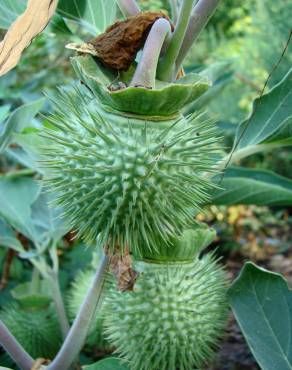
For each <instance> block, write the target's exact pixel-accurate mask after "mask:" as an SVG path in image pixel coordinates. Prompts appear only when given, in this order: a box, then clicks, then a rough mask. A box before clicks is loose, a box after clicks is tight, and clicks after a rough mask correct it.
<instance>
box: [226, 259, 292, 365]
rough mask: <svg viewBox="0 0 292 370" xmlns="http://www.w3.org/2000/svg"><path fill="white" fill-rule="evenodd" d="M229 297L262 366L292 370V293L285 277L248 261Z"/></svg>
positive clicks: (254, 353)
mask: <svg viewBox="0 0 292 370" xmlns="http://www.w3.org/2000/svg"><path fill="white" fill-rule="evenodd" d="M228 296H229V300H230V303H231V306H232V309H233V312H234V315H235V317H236V320H237V321H238V323H239V325H240V328H241V330H242V332H243V334H244V336H245V339H246V341H247V343H248V345H249V347H250V349H251V351H252V353H253V355H254V357H255V358H256V360H257V362H258V364H259V365H260V368H261V369H264V370H278V369H279V370H291V369H292V345H291V335H292V292H291V291H290V290H289V288H288V285H287V282H286V280H284V278H283V277H282V276H281V275H279V274H275V273H272V272H269V271H267V270H264V269H262V268H259V267H257V266H256V265H254V264H253V263H251V262H248V263H246V264H245V266H244V268H243V269H242V271H241V273H240V275H239V277H238V278H237V279H236V280H235V281H234V283H233V284H232V286H231V288H230V289H229V291H228Z"/></svg>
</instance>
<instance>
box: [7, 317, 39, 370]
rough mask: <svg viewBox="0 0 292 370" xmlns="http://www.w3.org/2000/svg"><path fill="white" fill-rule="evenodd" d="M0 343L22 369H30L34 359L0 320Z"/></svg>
mask: <svg viewBox="0 0 292 370" xmlns="http://www.w3.org/2000/svg"><path fill="white" fill-rule="evenodd" d="M0 344H1V345H2V346H3V348H4V349H5V351H6V352H7V353H8V354H9V356H10V357H11V358H12V359H13V361H14V362H15V363H16V364H17V365H18V366H19V367H20V368H21V369H22V370H31V368H32V367H33V364H34V360H33V359H32V358H31V357H30V355H29V354H28V353H27V352H26V351H25V349H24V348H23V347H22V346H21V345H20V344H19V343H18V341H17V340H16V339H15V338H14V337H13V335H12V334H11V333H10V331H9V330H8V328H7V327H6V326H5V325H4V324H3V322H2V321H1V320H0Z"/></svg>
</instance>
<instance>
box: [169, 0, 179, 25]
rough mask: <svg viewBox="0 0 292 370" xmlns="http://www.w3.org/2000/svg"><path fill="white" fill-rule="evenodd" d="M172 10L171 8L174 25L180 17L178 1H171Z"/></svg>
mask: <svg viewBox="0 0 292 370" xmlns="http://www.w3.org/2000/svg"><path fill="white" fill-rule="evenodd" d="M170 8H171V17H172V21H173V23H174V24H176V22H177V17H178V6H177V0H170Z"/></svg>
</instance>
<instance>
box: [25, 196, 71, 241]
mask: <svg viewBox="0 0 292 370" xmlns="http://www.w3.org/2000/svg"><path fill="white" fill-rule="evenodd" d="M52 200H53V195H52V194H44V193H41V194H40V196H39V197H38V199H37V200H36V201H35V202H34V204H33V205H32V208H31V210H32V220H33V223H34V226H35V229H36V233H38V239H40V240H41V239H44V238H49V239H53V240H55V241H58V240H59V239H60V238H61V237H62V236H64V235H65V234H67V232H68V231H69V230H70V227H69V226H68V225H67V224H66V223H65V221H64V219H62V218H61V213H62V209H61V208H60V207H56V206H54V207H50V206H49V203H50V202H52Z"/></svg>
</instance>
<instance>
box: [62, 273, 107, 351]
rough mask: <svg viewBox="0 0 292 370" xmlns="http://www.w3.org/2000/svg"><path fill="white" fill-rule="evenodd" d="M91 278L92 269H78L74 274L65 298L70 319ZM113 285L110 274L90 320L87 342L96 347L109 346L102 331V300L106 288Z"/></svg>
mask: <svg viewBox="0 0 292 370" xmlns="http://www.w3.org/2000/svg"><path fill="white" fill-rule="evenodd" d="M108 275H109V274H108ZM93 278H94V270H92V269H89V270H86V271H80V272H79V273H78V275H77V276H76V278H75V280H74V282H73V283H72V286H71V289H70V291H69V294H68V299H67V302H68V304H67V306H68V313H69V317H70V319H71V320H72V321H73V320H74V318H75V317H76V315H77V313H78V311H79V309H80V306H81V304H82V303H83V301H84V299H85V296H86V293H87V291H88V289H89V288H90V286H91V283H92V280H93ZM113 286H114V282H113V279H112V278H110V276H107V280H106V282H105V287H104V289H103V293H102V297H101V298H100V300H99V304H98V307H97V308H96V313H95V316H94V319H93V320H92V324H91V327H90V329H89V333H88V337H87V344H88V345H90V346H94V347H97V348H98V349H105V348H109V347H110V346H111V345H110V343H109V342H108V341H107V340H106V338H105V335H104V333H103V320H104V314H105V312H104V304H103V300H104V298H105V296H106V295H107V291H108V289H111V288H113Z"/></svg>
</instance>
